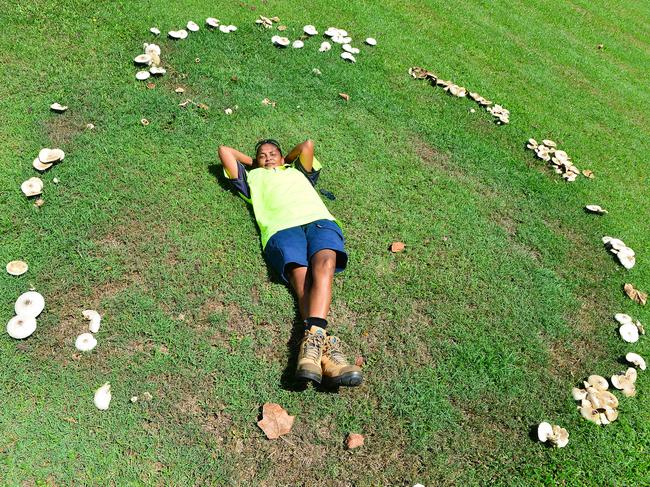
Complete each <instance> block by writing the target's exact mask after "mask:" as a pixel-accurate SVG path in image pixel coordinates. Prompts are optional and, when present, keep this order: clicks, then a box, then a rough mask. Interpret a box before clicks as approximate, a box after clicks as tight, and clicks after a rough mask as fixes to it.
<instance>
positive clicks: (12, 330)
mask: <svg viewBox="0 0 650 487" xmlns="http://www.w3.org/2000/svg"><path fill="white" fill-rule="evenodd" d="M35 330H36V318H35V317H33V316H20V315H16V316H14V317H13V318H11V319H10V320H9V322H8V323H7V333H8V334H9V336H10V337H11V338H15V339H17V340H22V339H23V338H27V337H28V336H29V335H31V334H32V333H34V331H35Z"/></svg>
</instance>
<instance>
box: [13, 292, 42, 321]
mask: <svg viewBox="0 0 650 487" xmlns="http://www.w3.org/2000/svg"><path fill="white" fill-rule="evenodd" d="M43 308H45V299H43V296H41V295H40V294H39V293H37V292H36V291H27V292H26V293H23V294H21V295H20V296H18V299H17V300H16V304H15V305H14V310H15V311H16V315H18V316H23V317H24V316H32V317H34V318H36V317H37V316H38V315H40V314H41V312H42V311H43Z"/></svg>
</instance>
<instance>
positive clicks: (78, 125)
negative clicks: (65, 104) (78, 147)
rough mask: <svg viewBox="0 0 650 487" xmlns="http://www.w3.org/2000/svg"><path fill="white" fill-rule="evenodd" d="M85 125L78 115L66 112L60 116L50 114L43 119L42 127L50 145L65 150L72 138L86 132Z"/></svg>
mask: <svg viewBox="0 0 650 487" xmlns="http://www.w3.org/2000/svg"><path fill="white" fill-rule="evenodd" d="M86 123H87V122H85V121H84V120H82V119H81V117H80V116H79V115H76V114H74V112H71V111H68V112H65V113H62V114H60V115H57V114H52V115H51V116H49V117H47V118H46V119H45V121H44V122H43V125H44V128H45V133H46V134H47V137H48V139H49V140H50V145H51V146H52V147H59V148H62V149H63V150H66V149H65V148H66V147H67V146H69V144H70V143H71V142H72V141H73V140H74V138H75V137H76V136H77V135H78V134H79V133H81V132H83V131H84V130H86Z"/></svg>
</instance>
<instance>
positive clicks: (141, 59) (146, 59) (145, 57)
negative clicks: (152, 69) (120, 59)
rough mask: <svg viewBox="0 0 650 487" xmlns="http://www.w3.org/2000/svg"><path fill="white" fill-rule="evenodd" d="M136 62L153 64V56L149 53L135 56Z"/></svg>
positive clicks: (134, 60)
mask: <svg viewBox="0 0 650 487" xmlns="http://www.w3.org/2000/svg"><path fill="white" fill-rule="evenodd" d="M133 62H134V63H136V64H151V56H150V55H149V54H140V55H138V56H136V57H134V58H133Z"/></svg>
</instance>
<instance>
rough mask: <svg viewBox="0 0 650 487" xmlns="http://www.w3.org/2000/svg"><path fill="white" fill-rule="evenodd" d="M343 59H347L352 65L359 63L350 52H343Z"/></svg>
mask: <svg viewBox="0 0 650 487" xmlns="http://www.w3.org/2000/svg"><path fill="white" fill-rule="evenodd" d="M341 58H342V59H345V60H346V61H349V62H351V63H356V62H357V60H356V59H355V58H354V56H353V55H352V54H350V53H349V52H342V53H341Z"/></svg>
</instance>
